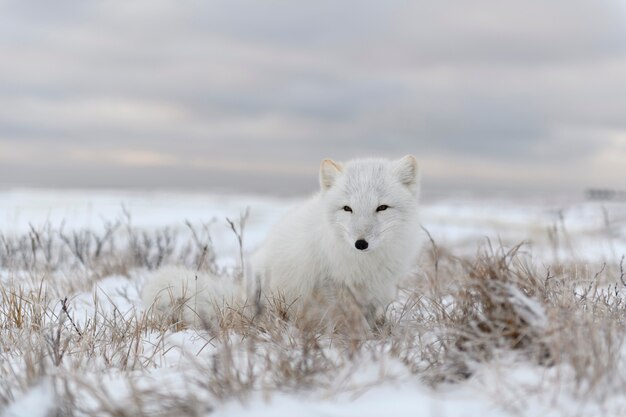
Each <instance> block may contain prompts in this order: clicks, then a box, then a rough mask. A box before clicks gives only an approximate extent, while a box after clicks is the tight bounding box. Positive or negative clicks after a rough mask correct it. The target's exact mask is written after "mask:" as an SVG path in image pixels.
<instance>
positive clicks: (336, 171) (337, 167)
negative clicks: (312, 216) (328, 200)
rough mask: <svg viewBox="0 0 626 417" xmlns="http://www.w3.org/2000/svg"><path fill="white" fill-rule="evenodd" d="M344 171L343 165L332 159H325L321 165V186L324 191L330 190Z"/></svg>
mask: <svg viewBox="0 0 626 417" xmlns="http://www.w3.org/2000/svg"><path fill="white" fill-rule="evenodd" d="M341 171H343V166H342V165H341V164H340V163H337V162H335V161H333V160H332V159H324V160H323V161H322V165H320V187H321V188H322V191H326V190H328V189H329V188H330V187H332V186H333V184H334V183H335V181H336V180H337V177H338V176H339V175H340V174H341Z"/></svg>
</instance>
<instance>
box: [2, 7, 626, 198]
mask: <svg viewBox="0 0 626 417" xmlns="http://www.w3.org/2000/svg"><path fill="white" fill-rule="evenodd" d="M463 6H465V7H460V6H459V3H458V2H454V1H451V0H450V1H440V2H421V1H420V2H413V3H407V2H404V1H397V0H390V1H387V2H360V1H359V2H356V1H346V2H339V3H338V2H331V1H322V2H307V3H302V2H298V3H285V2H279V1H269V2H248V1H240V0H229V1H226V0H224V1H208V2H200V1H189V2H175V1H163V0H158V1H154V0H153V1H147V0H146V1H133V2H121V1H120V2H89V3H85V4H80V5H78V4H76V3H75V2H55V4H54V5H50V4H49V3H47V2H43V1H41V2H28V3H24V2H18V1H7V2H3V3H2V4H1V5H0V39H4V40H5V41H4V42H2V43H0V56H2V57H3V64H2V65H1V66H0V164H2V172H0V174H2V180H0V181H1V183H2V184H4V185H8V186H11V185H46V186H49V185H76V186H78V185H81V186H88V185H90V184H93V185H110V186H120V185H123V184H124V181H128V183H129V185H137V186H139V185H145V186H150V187H153V186H159V185H164V186H165V185H167V186H181V185H193V186H200V185H202V184H206V185H207V186H214V183H220V184H223V185H224V186H226V187H228V186H232V187H235V188H245V189H263V190H265V189H266V188H265V187H263V186H261V185H259V184H261V183H274V184H276V186H277V187H278V188H280V187H287V188H290V189H294V190H295V189H301V187H305V186H307V184H308V185H309V186H310V185H311V184H314V181H313V182H312V181H310V178H311V176H313V179H314V173H315V170H316V167H317V161H318V160H319V159H320V158H322V157H325V156H329V155H330V156H334V157H337V158H347V157H350V156H354V155H366V154H377V155H378V154H379V155H391V156H393V155H399V154H403V153H406V152H414V153H416V154H417V155H418V156H421V159H422V160H423V162H424V163H423V166H424V169H425V170H428V169H430V171H431V172H430V174H428V172H427V175H426V178H428V179H429V180H430V181H431V184H433V186H434V185H436V184H438V183H442V184H443V183H445V184H450V185H454V184H455V183H458V184H463V186H466V185H467V186H472V185H475V186H481V185H483V184H485V181H486V179H489V181H488V182H489V184H491V185H494V184H495V185H497V184H498V180H499V178H506V179H505V180H503V183H505V184H507V185H511V186H515V187H529V188H531V187H533V186H534V185H535V183H536V182H537V181H538V178H537V177H536V176H529V175H528V172H529V171H533V170H534V172H536V173H538V174H537V175H540V174H541V175H543V176H549V178H547V179H546V181H545V183H547V184H548V183H549V184H550V186H553V187H569V188H576V187H583V186H587V185H593V184H599V185H604V184H606V185H607V186H616V187H626V184H625V183H624V182H623V181H624V180H622V179H621V178H626V175H622V174H626V172H625V170H626V168H623V167H622V166H621V165H622V164H619V163H618V162H616V160H615V158H616V157H617V158H618V160H619V156H622V155H623V156H624V157H626V110H625V109H626V103H625V101H626V99H625V97H626V83H625V82H624V81H625V80H624V77H625V76H624V74H626V44H625V43H624V42H623V39H625V37H626V29H625V28H626V25H624V23H626V17H625V16H626V8H625V7H624V6H623V5H622V4H621V3H620V2H618V1H616V0H610V1H606V2H587V1H582V0H574V1H564V0H558V1H553V2H549V3H545V2H541V1H538V0H531V1H527V2H508V1H495V0H494V1H488V0H480V1H478V2H472V4H471V7H468V4H464V5H463ZM459 161H467V164H468V166H480V167H484V170H481V171H480V173H479V172H478V170H476V169H474V172H471V173H464V172H463V171H462V170H459V165H463V164H459ZM603 161H604V162H603ZM279 165H282V166H284V167H285V169H279V168H275V167H276V166H279ZM554 166H558V167H560V169H558V170H553V167H554ZM599 167H604V169H605V170H613V171H615V172H603V171H602V170H601V171H598V172H595V171H594V172H593V173H592V175H588V174H589V170H597V169H598V168H599ZM581 168H585V169H581ZM570 170H572V171H570ZM503 171H506V172H503ZM499 173H500V174H502V175H499ZM583 173H585V174H587V175H583ZM284 175H290V179H289V180H288V181H279V180H277V179H276V178H277V177H281V176H284ZM202 177H210V178H212V180H211V181H207V182H203V181H196V180H195V178H202ZM589 177H592V178H593V181H589V183H585V184H583V181H586V179H587V178H589ZM77 178H79V180H78V179H77ZM540 179H541V177H540V178H539V180H540ZM107 182H108V183H107ZM592 182H593V184H591V183H592ZM279 183H280V186H279ZM278 191H281V190H278Z"/></svg>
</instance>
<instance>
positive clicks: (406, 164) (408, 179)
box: [394, 155, 419, 194]
mask: <svg viewBox="0 0 626 417" xmlns="http://www.w3.org/2000/svg"><path fill="white" fill-rule="evenodd" d="M394 171H395V173H396V176H397V177H398V179H399V180H400V182H401V183H402V184H403V185H405V186H406V187H408V188H409V189H410V190H411V191H412V192H413V193H414V194H417V192H418V191H419V170H418V168H417V159H416V158H415V157H414V156H413V155H407V156H405V157H403V158H400V159H399V160H397V161H396V162H395V167H394Z"/></svg>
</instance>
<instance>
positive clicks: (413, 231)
mask: <svg viewBox="0 0 626 417" xmlns="http://www.w3.org/2000/svg"><path fill="white" fill-rule="evenodd" d="M320 188H321V189H320V192H319V193H317V194H316V195H314V196H313V197H311V198H310V199H309V200H307V201H306V202H304V203H303V204H302V205H300V206H298V207H296V208H295V209H293V210H292V211H291V212H289V213H288V214H287V215H286V216H285V217H284V218H283V219H282V220H281V221H280V222H279V223H278V224H276V225H275V226H274V227H273V228H272V229H271V231H270V232H269V234H268V236H267V238H266V240H265V242H264V243H263V244H262V245H261V247H260V248H259V249H258V251H257V252H256V253H255V254H254V255H253V256H252V259H251V262H250V265H248V268H247V273H246V281H247V284H246V285H242V286H240V288H237V287H236V286H234V285H233V284H232V283H230V284H229V283H227V282H225V280H218V279H217V278H216V277H212V276H209V275H207V274H197V273H195V272H194V271H189V270H185V269H182V268H163V269H162V270H161V271H160V272H158V273H157V274H156V275H155V277H153V279H152V280H150V281H149V282H148V283H147V284H146V286H145V289H144V291H143V298H144V302H145V304H146V305H148V306H151V305H153V304H154V308H155V309H156V310H158V311H166V310H167V309H168V308H171V307H172V300H182V301H186V303H187V304H186V307H189V308H186V309H185V312H184V313H183V319H184V320H185V321H187V322H188V323H195V322H197V320H196V318H197V317H198V316H200V317H201V318H202V319H203V320H211V318H212V317H213V313H214V309H215V307H217V306H220V305H222V304H224V303H225V304H229V303H234V304H235V305H239V306H241V305H243V304H244V303H245V302H246V299H249V298H250V297H255V294H258V295H260V297H258V298H259V299H260V301H261V302H263V300H266V299H268V298H270V297H273V296H280V297H281V298H283V299H284V301H285V302H286V303H287V304H288V305H292V307H293V308H294V311H298V309H299V307H303V306H304V304H305V301H306V300H310V299H311V298H312V296H314V295H315V294H316V293H317V294H319V293H320V292H322V293H323V294H324V295H323V296H326V297H332V296H333V294H336V293H338V292H341V291H344V292H348V293H349V294H350V295H351V296H353V297H354V299H355V300H356V301H357V303H358V304H359V305H360V306H361V307H362V308H363V309H364V313H365V314H366V317H368V320H369V321H370V322H371V319H372V318H374V317H378V316H380V315H381V314H382V313H383V312H384V310H385V308H386V306H387V305H388V304H389V303H390V302H391V301H393V299H394V297H395V294H396V288H397V283H398V280H399V279H401V278H402V277H404V276H406V275H407V274H408V273H409V272H410V268H411V266H412V263H413V261H414V259H415V256H416V254H417V249H418V235H419V231H418V229H419V224H418V216H417V208H418V196H419V174H418V168H417V161H416V159H415V157H413V156H412V155H408V156H405V157H404V158H402V159H399V160H397V161H388V160H384V159H357V160H351V161H348V162H346V163H345V164H341V163H337V162H333V161H331V160H324V161H323V162H322V165H321V167H320ZM357 241H359V242H360V243H357ZM364 242H366V244H365V243H364ZM357 246H360V248H359V249H358V248H357ZM364 246H367V247H366V248H365V247H364Z"/></svg>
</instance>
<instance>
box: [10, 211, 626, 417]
mask: <svg viewBox="0 0 626 417" xmlns="http://www.w3.org/2000/svg"><path fill="white" fill-rule="evenodd" d="M243 206H245V205H242V207H243ZM433 207H434V206H427V207H425V212H426V213H425V216H426V218H427V219H429V218H430V219H432V218H433V217H435V216H436V215H437V213H439V214H438V215H440V216H442V218H443V215H444V213H445V210H439V211H437V210H435V209H434V208H433ZM448 207H450V206H448ZM254 209H255V208H254V206H252V207H251V210H252V212H253V213H254ZM464 209H467V207H465V206H464ZM587 209H588V210H591V209H590V208H587ZM536 210H537V211H536V213H543V211H542V210H543V209H542V208H537V209H536ZM572 210H581V209H580V208H576V209H572ZM621 210H622V208H620V207H617V206H616V207H613V208H612V211H611V213H610V214H611V215H610V216H606V217H607V218H608V219H607V218H605V217H604V215H603V213H606V210H604V211H603V210H599V211H598V212H597V213H598V216H599V219H597V223H596V220H594V219H595V217H594V216H595V215H589V216H587V217H584V219H585V221H584V222H582V221H581V222H579V223H578V224H574V225H572V227H571V228H568V226H569V225H568V224H567V222H566V221H565V220H563V219H565V218H566V216H567V213H565V214H563V213H558V212H557V213H556V217H554V222H553V223H551V220H549V219H551V218H548V220H546V216H545V215H544V216H543V217H541V216H539V215H538V216H537V217H532V216H527V217H526V218H527V219H528V218H529V217H532V218H533V220H532V222H529V221H527V220H526V223H524V221H523V219H521V220H520V219H518V218H516V216H512V218H511V224H526V225H527V226H528V225H529V226H528V227H529V229H524V232H522V233H519V234H517V235H509V236H507V235H506V233H507V232H508V233H510V232H511V229H514V227H510V228H509V229H508V230H506V228H504V229H502V234H500V233H498V234H497V235H492V239H491V240H486V239H478V238H476V236H475V237H474V238H473V239H470V237H468V233H467V230H466V229H465V230H463V231H461V232H459V233H458V235H462V238H461V239H457V240H454V239H452V236H453V235H454V232H453V231H451V229H449V230H448V231H449V233H447V234H446V233H441V230H440V229H441V228H442V227H443V226H444V225H445V222H446V221H445V220H444V221H442V222H441V223H436V222H432V223H426V224H425V230H426V231H427V232H428V233H430V236H431V238H432V239H429V235H428V234H426V233H425V235H424V237H425V244H424V251H423V254H422V255H421V257H420V259H419V262H418V263H417V264H416V268H415V272H414V274H413V275H412V276H411V277H407V279H406V280H405V281H404V282H403V283H402V287H401V288H400V291H399V296H398V301H397V302H395V303H394V304H392V305H391V306H390V308H389V311H388V314H387V321H386V322H385V323H382V324H381V325H380V326H379V327H378V328H376V329H371V328H370V327H369V326H368V325H367V323H366V321H365V320H364V318H363V317H362V314H361V310H360V308H359V307H358V305H357V302H356V301H355V300H349V299H348V300H346V299H343V300H341V301H340V302H325V300H316V306H317V308H322V309H324V310H326V311H327V314H326V316H325V317H324V319H323V320H321V321H313V320H308V319H307V318H302V317H294V316H293V315H291V314H290V309H289V306H286V305H284V303H281V302H280V300H273V302H272V303H270V306H269V308H267V310H266V311H264V312H263V313H262V314H260V315H259V316H258V317H257V318H255V319H254V320H250V319H249V318H248V316H245V315H242V314H239V312H238V311H236V310H234V309H230V308H228V306H226V307H225V308H224V309H223V311H222V313H223V314H222V317H221V320H220V322H219V323H205V325H203V326H201V328H196V329H193V328H188V327H186V326H185V325H184V324H183V323H180V322H177V321H175V320H174V321H160V320H158V319H157V317H156V316H154V315H153V314H152V312H151V311H150V309H145V308H144V307H143V306H142V305H141V303H140V297H139V292H140V289H141V286H142V285H143V282H144V280H145V279H147V278H148V277H149V275H150V274H151V273H152V271H154V270H156V269H158V268H161V267H163V266H164V265H169V264H179V265H186V266H187V267H189V268H196V269H200V270H208V271H211V272H212V273H214V274H217V275H219V276H220V277H221V278H222V279H234V278H233V277H234V276H236V275H237V273H238V269H237V262H236V260H237V259H238V254H237V253H234V254H233V257H232V258H233V259H234V261H227V262H224V261H223V259H222V258H221V257H220V256H219V253H220V249H219V246H220V244H226V243H224V239H225V238H224V237H220V238H219V239H216V238H215V236H216V233H215V229H216V228H219V227H222V225H221V223H224V224H225V226H224V228H226V229H228V227H229V226H228V223H227V222H225V221H224V220H223V219H217V220H215V221H207V222H198V221H190V222H185V221H184V220H180V221H178V222H176V221H168V222H163V223H164V225H163V226H162V227H159V226H155V225H154V224H152V225H149V226H146V225H145V224H144V225H141V226H138V225H137V224H138V223H139V224H140V223H141V221H142V216H143V213H142V212H141V211H132V210H131V209H128V208H125V209H124V210H122V212H121V215H120V216H118V217H117V220H110V218H109V219H106V218H105V220H102V222H101V224H99V225H97V226H92V227H82V226H81V225H75V224H74V225H72V224H71V220H70V221H68V224H67V225H63V224H61V222H59V223H58V224H57V223H51V222H41V223H37V222H36V221H33V223H32V224H31V225H30V226H29V227H28V228H26V229H24V228H21V229H20V228H19V227H16V228H15V229H14V230H13V231H9V230H8V227H7V228H5V233H3V234H2V235H1V236H0V279H1V282H2V286H1V287H0V410H3V411H0V412H2V413H4V414H5V415H7V416H50V415H57V416H82V415H90V416H91V415H102V416H126V415H128V416H141V415H164V416H166V415H176V416H181V417H182V416H203V415H210V414H216V415H255V416H256V415H272V416H276V415H285V416H287V415H304V416H307V415H342V416H345V415H354V416H368V415H370V416H380V415H435V416H464V415H469V416H471V415H486V414H488V415H527V416H536V415H555V416H558V415H563V416H571V415H581V416H586V415H592V416H595V415H622V414H624V413H626V400H625V399H624V398H623V394H622V392H623V386H624V383H625V382H626V381H625V379H626V363H625V362H624V353H626V350H625V349H624V346H623V343H624V334H625V331H626V323H625V318H624V316H625V313H626V311H625V310H626V307H625V302H626V301H625V295H626V282H625V281H626V278H625V277H624V267H625V266H624V263H623V262H620V261H621V259H622V256H621V254H619V253H617V252H619V250H620V248H621V247H622V246H621V245H623V243H624V237H625V236H624V235H623V234H622V232H623V223H620V221H621V220H619V219H620V218H619V215H620V213H623V211H621ZM496 212H497V213H500V212H499V211H497V210H494V211H493V212H492V214H490V215H488V216H484V217H482V218H480V219H476V218H475V219H474V220H473V221H474V224H475V225H477V226H475V227H479V228H481V230H482V231H488V230H489V227H492V226H493V223H489V224H488V223H487V222H486V220H485V219H486V218H490V219H491V220H492V221H493V222H505V220H506V216H505V215H502V214H501V213H500V214H501V218H497V216H496ZM569 212H570V213H571V210H570V211H569ZM473 215H475V213H474V214H473ZM429 216H430V217H429ZM267 217H268V218H269V217H272V216H267ZM471 217H472V216H469V215H467V216H466V218H467V219H469V218H471ZM475 217H476V216H475ZM459 218H462V216H459V215H458V212H457V215H451V216H449V217H448V220H447V222H448V224H450V223H452V222H459ZM615 219H617V221H616V220H615ZM53 220H54V219H53ZM53 220H51V221H53ZM209 220H210V219H209ZM235 220H236V219H235ZM467 221H469V220H467ZM481 221H483V222H484V223H480V222H481ZM516 222H517V223H516ZM542 222H543V223H542ZM235 223H236V221H235ZM551 224H553V225H554V226H553V227H552V226H550V225H551ZM596 224H597V225H598V227H597V228H593V227H592V226H594V227H595V225H596ZM489 225H491V226H489ZM544 225H547V226H546V227H543V226H544ZM252 226H253V227H254V222H253V223H252ZM438 228H439V229H438ZM235 229H237V228H235ZM542 229H543V230H542ZM527 230H533V231H534V232H533V233H535V234H534V235H533V236H527V235H528V233H527ZM244 232H245V231H244ZM255 233H258V232H257V231H254V230H253V232H252V237H253V239H254V235H255ZM485 234H486V235H490V233H485ZM217 235H218V236H219V235H220V232H219V231H218V232H217ZM503 235H504V236H505V237H502V236H503ZM246 236H247V235H246V233H244V242H245V238H246ZM524 236H527V238H526V240H532V242H533V243H532V244H530V243H528V244H526V243H524V244H514V243H512V241H514V239H518V241H521V240H522V239H523V238H524ZM498 237H500V239H501V240H500V241H499V240H498ZM507 237H510V238H511V239H507ZM520 237H521V238H522V239H519V238H520ZM231 238H232V240H233V241H235V242H236V241H237V239H235V237H234V236H231ZM476 241H481V243H478V244H477V243H475V242H476ZM598 241H602V242H603V243H602V244H603V245H605V247H606V248H610V250H609V251H605V252H604V255H603V256H602V257H598V256H595V257H589V258H585V257H579V256H578V253H580V251H581V250H583V249H584V248H586V247H590V246H593V242H598ZM592 249H593V250H598V248H595V247H594V248H592ZM615 254H616V256H615Z"/></svg>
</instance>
